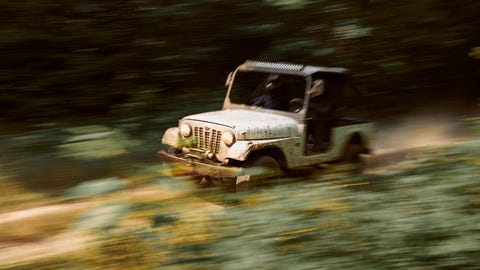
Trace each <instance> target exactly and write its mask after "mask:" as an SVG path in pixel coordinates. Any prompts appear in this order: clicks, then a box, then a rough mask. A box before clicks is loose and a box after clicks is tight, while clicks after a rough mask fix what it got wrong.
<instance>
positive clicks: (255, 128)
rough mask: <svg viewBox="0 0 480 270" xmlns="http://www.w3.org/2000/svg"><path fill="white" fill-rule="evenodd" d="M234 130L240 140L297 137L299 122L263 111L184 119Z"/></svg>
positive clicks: (220, 113) (228, 111) (204, 115)
mask: <svg viewBox="0 0 480 270" xmlns="http://www.w3.org/2000/svg"><path fill="white" fill-rule="evenodd" d="M182 120H189V121H192V120H193V121H202V122H208V123H212V124H217V125H222V126H227V127H230V128H232V129H233V130H234V131H235V132H236V135H237V138H238V139H240V140H257V139H274V138H285V137H290V136H296V135H297V133H298V128H297V126H298V122H297V121H296V120H295V119H293V118H291V117H288V116H283V115H278V114H273V113H272V112H268V111H263V110H258V111H255V110H223V111H213V112H206V113H200V114H194V115H190V116H187V117H184V118H183V119H182Z"/></svg>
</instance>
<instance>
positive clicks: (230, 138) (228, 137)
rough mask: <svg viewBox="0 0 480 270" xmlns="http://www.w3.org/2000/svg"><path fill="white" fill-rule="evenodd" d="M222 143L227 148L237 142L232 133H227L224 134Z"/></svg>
mask: <svg viewBox="0 0 480 270" xmlns="http://www.w3.org/2000/svg"><path fill="white" fill-rule="evenodd" d="M222 142H223V143H224V144H226V145H227V146H231V145H232V144H233V143H234V142H235V135H233V133H232V132H231V131H226V132H224V133H223V134H222Z"/></svg>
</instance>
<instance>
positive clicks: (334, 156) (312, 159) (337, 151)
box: [292, 123, 375, 167]
mask: <svg viewBox="0 0 480 270" xmlns="http://www.w3.org/2000/svg"><path fill="white" fill-rule="evenodd" d="M374 129H375V125H374V124H373V123H362V124H356V125H348V126H340V127H336V128H333V129H332V131H331V145H330V148H329V150H328V151H327V152H324V153H320V154H317V155H308V156H305V155H302V157H301V158H299V159H298V160H296V162H294V163H292V166H294V167H302V166H311V165H315V164H320V163H324V162H330V161H335V160H338V159H339V158H341V157H342V156H343V154H344V150H345V147H346V145H347V144H348V143H349V142H350V139H351V138H352V136H353V135H354V134H355V133H358V134H359V135H360V136H361V139H362V144H363V146H365V147H367V148H370V147H371V140H372V139H373V134H374Z"/></svg>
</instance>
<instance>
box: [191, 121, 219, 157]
mask: <svg viewBox="0 0 480 270" xmlns="http://www.w3.org/2000/svg"><path fill="white" fill-rule="evenodd" d="M193 137H194V139H195V142H196V144H197V148H199V149H204V150H210V151H211V152H212V153H214V154H218V151H219V149H220V140H221V138H222V132H221V131H219V130H215V129H209V130H208V131H207V128H204V127H194V128H193Z"/></svg>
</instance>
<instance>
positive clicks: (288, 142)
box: [157, 61, 374, 191]
mask: <svg viewBox="0 0 480 270" xmlns="http://www.w3.org/2000/svg"><path fill="white" fill-rule="evenodd" d="M348 74H349V70H347V69H344V68H329V67H317V66H308V65H296V64H287V63H270V62H257V61H246V62H245V63H243V64H242V65H240V66H239V67H238V68H237V69H236V70H235V71H233V72H231V73H230V74H229V76H228V78H227V81H226V86H227V87H228V90H227V95H226V97H225V100H224V103H223V108H222V110H219V111H212V112H205V113H200V114H194V115H189V116H186V117H184V118H182V119H180V121H179V125H178V127H171V128H169V129H167V130H166V132H165V134H164V136H163V138H162V143H163V144H165V145H168V146H169V150H167V151H163V150H162V151H159V152H158V153H157V156H159V157H160V158H161V159H162V160H163V161H164V162H166V163H174V164H175V166H181V167H182V168H183V170H182V171H183V172H185V170H186V171H188V172H189V173H191V174H193V175H197V176H200V177H199V179H202V181H203V182H205V181H209V182H216V183H218V182H223V183H231V184H232V185H234V187H235V188H236V190H237V191H243V190H249V189H252V188H254V187H256V186H257V185H259V184H260V183H263V182H265V179H267V178H268V179H272V178H273V179H275V178H278V176H279V175H280V174H282V173H284V172H287V171H291V170H296V169H303V168H306V167H312V166H317V165H320V164H323V163H329V162H333V161H341V160H345V161H353V162H355V161H358V157H359V155H360V154H362V153H368V152H369V150H370V143H371V140H372V136H373V133H374V124H373V123H372V122H369V121H366V120H361V119H354V118H345V117H341V116H339V115H338V114H337V112H336V111H335V110H330V111H329V112H327V113H323V114H322V113H320V114H318V113H317V114H314V113H311V112H314V111H316V109H319V107H320V111H322V110H321V109H322V106H324V105H322V103H315V102H314V100H315V99H316V98H318V97H323V96H327V94H326V93H330V94H329V96H330V99H331V100H334V102H330V103H327V104H328V105H325V106H326V107H329V108H331V107H335V106H331V104H334V103H338V101H339V99H341V97H340V98H339V96H340V95H336V93H337V92H342V91H343V90H342V88H343V85H344V84H345V81H346V79H347V78H348ZM268 78H275V79H279V78H281V84H282V88H283V90H282V91H283V93H282V99H283V101H282V102H283V103H284V104H285V106H284V107H280V106H277V107H273V106H271V103H272V102H270V105H268V102H266V103H265V102H264V104H261V103H262V102H259V100H261V99H262V98H263V99H265V97H264V95H265V94H266V92H267V91H265V89H266V88H268V87H269V84H270V83H271V82H269V81H268ZM326 90H328V91H326ZM270 101H271V100H270ZM340 102H341V100H340ZM259 104H260V105H259ZM323 117H325V118H326V119H327V120H325V121H323ZM315 118H320V119H315ZM318 126H321V129H320V130H318V128H317V127H318ZM316 132H317V133H318V132H323V134H326V135H324V136H316V135H315V133H316Z"/></svg>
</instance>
